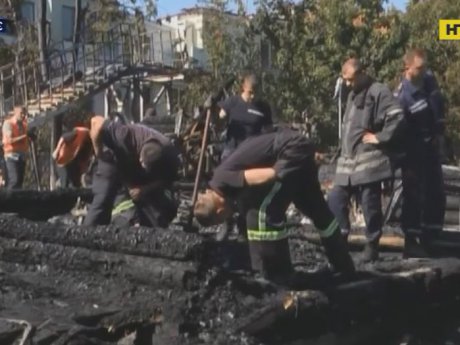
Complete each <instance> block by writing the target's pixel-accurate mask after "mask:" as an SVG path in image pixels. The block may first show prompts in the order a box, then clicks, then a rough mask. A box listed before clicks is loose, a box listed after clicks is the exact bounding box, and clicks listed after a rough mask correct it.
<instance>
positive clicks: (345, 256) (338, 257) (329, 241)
mask: <svg viewBox="0 0 460 345" xmlns="http://www.w3.org/2000/svg"><path fill="white" fill-rule="evenodd" d="M321 242H322V244H323V246H324V250H325V252H326V256H327V258H328V259H329V262H330V264H331V265H332V267H333V268H334V270H335V271H337V272H339V273H343V274H345V275H353V274H354V273H355V265H354V263H353V259H352V258H351V256H350V253H349V251H348V245H347V243H346V242H345V240H344V238H343V236H342V234H341V233H340V231H335V232H334V234H332V236H330V237H326V238H324V237H323V238H321Z"/></svg>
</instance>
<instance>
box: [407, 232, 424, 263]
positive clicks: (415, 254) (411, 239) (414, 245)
mask: <svg viewBox="0 0 460 345" xmlns="http://www.w3.org/2000/svg"><path fill="white" fill-rule="evenodd" d="M427 257H429V254H428V252H427V250H426V246H424V245H423V244H422V241H421V240H420V239H419V237H418V236H412V235H406V237H405V239H404V250H403V259H408V258H427Z"/></svg>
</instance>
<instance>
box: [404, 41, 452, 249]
mask: <svg viewBox="0 0 460 345" xmlns="http://www.w3.org/2000/svg"><path fill="white" fill-rule="evenodd" d="M426 60H427V59H426V55H425V52H424V51H423V50H421V49H412V50H409V51H408V52H407V53H406V54H405V55H404V58H403V63H404V74H403V79H402V82H401V84H400V86H399V88H398V90H397V91H396V96H397V97H398V99H399V101H400V103H401V106H402V107H403V109H404V114H405V118H406V121H407V123H408V126H407V127H408V128H407V132H406V138H405V148H406V150H405V153H406V156H405V159H404V162H403V164H402V167H401V169H402V182H403V192H402V193H403V204H402V213H401V218H402V228H403V231H404V233H405V236H406V238H405V250H404V256H406V257H409V256H426V255H428V254H429V253H428V252H429V244H430V242H431V241H432V240H433V239H434V238H435V237H436V236H437V235H438V234H439V233H440V232H441V231H442V229H443V225H444V212H445V207H446V195H445V192H444V182H443V173H442V165H441V149H440V147H441V145H442V143H443V139H444V132H445V123H444V121H445V119H444V117H445V116H444V101H443V97H442V95H441V92H440V90H439V87H438V83H437V81H436V79H435V77H434V75H433V73H432V72H431V71H429V70H428V69H427V61H426Z"/></svg>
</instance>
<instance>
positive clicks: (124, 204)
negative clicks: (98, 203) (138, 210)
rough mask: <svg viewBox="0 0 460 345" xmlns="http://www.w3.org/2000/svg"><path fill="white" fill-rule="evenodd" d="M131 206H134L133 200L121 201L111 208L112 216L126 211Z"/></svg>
mask: <svg viewBox="0 0 460 345" xmlns="http://www.w3.org/2000/svg"><path fill="white" fill-rule="evenodd" d="M133 207H134V202H133V201H132V200H131V199H129V200H125V201H122V202H120V203H119V204H118V205H117V206H115V208H114V209H113V210H112V216H116V215H117V214H120V213H121V212H124V211H127V210H129V209H130V208H133Z"/></svg>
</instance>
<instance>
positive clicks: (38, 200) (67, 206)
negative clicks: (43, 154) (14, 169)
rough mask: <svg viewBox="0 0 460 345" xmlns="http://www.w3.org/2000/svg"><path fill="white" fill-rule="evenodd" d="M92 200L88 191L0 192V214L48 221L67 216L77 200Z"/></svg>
mask: <svg viewBox="0 0 460 345" xmlns="http://www.w3.org/2000/svg"><path fill="white" fill-rule="evenodd" d="M79 197H80V198H82V200H84V201H87V200H91V198H92V194H91V191H90V190H87V189H59V190H55V191H44V192H38V191H33V190H4V189H2V190H0V212H2V213H17V214H18V215H19V216H21V217H24V218H28V219H31V220H47V219H49V218H51V217H53V216H56V215H61V214H66V213H69V212H70V211H71V209H72V208H73V207H74V206H75V204H76V202H77V199H78V198H79Z"/></svg>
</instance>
